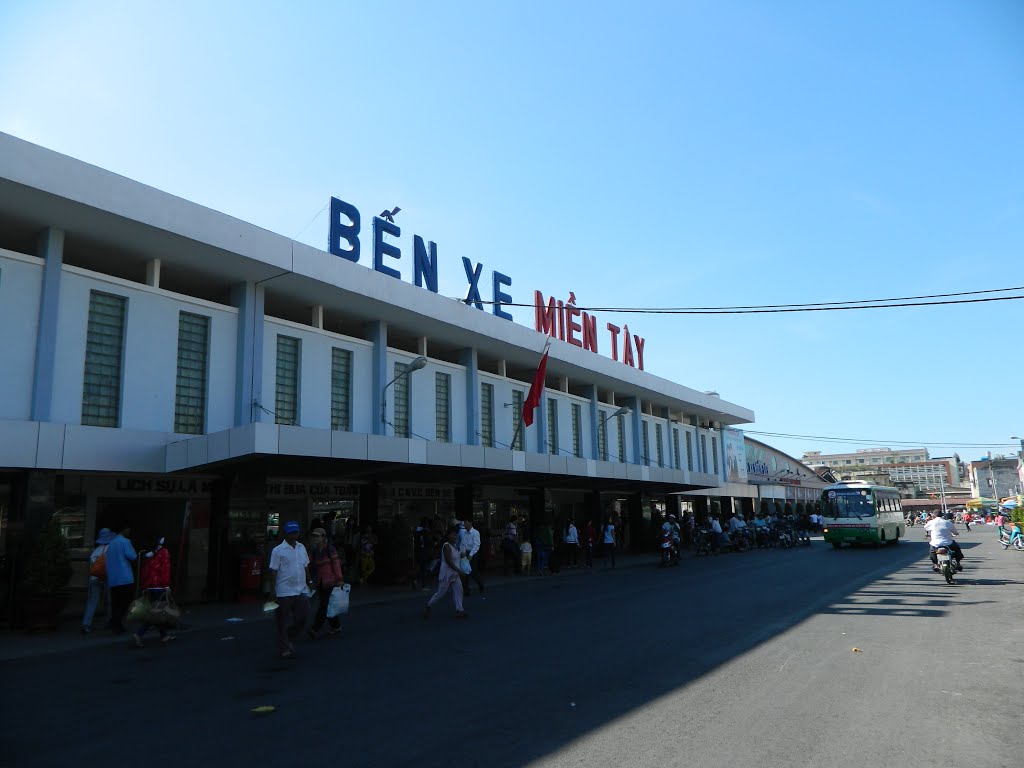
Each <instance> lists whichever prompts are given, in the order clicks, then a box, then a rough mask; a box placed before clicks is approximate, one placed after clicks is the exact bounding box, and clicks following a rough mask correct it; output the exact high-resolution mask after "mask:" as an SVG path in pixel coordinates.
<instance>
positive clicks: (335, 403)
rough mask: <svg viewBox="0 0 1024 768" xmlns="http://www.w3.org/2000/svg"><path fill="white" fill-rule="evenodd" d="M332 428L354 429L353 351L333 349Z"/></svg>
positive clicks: (348, 430) (346, 430) (347, 430)
mask: <svg viewBox="0 0 1024 768" xmlns="http://www.w3.org/2000/svg"><path fill="white" fill-rule="evenodd" d="M331 429H340V430H343V431H345V432H351V431H352V352H351V350H348V349H338V348H337V347H334V348H333V349H332V350H331Z"/></svg>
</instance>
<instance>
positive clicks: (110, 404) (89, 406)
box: [82, 291, 718, 474]
mask: <svg viewBox="0 0 1024 768" xmlns="http://www.w3.org/2000/svg"><path fill="white" fill-rule="evenodd" d="M127 306H128V299H127V298H125V297H123V296H115V295H112V294H108V293H103V292H102V291H92V292H91V293H90V296H89V322H88V330H87V334H86V349H85V378H84V385H83V388H82V424H85V425H89V426H99V427H118V426H120V413H121V378H122V366H123V356H124V335H125V320H126V317H127ZM209 344H210V318H209V317H206V316H204V315H197V314H193V313H191V312H180V313H179V314H178V360H177V378H176V381H175V398H174V431H175V432H180V433H183V434H196V435H198V434H203V433H204V432H205V426H206V399H207V398H206V395H207V376H208V361H209ZM301 364H302V342H301V340H300V339H297V338H294V337H292V336H284V335H278V337H277V355H276V361H275V370H276V381H275V389H274V420H275V423H277V424H288V425H295V424H298V419H299V391H300V382H299V371H300V370H301ZM408 373H409V367H408V365H407V364H406V363H395V368H394V376H395V380H394V390H393V392H394V395H393V397H394V410H393V420H394V421H393V423H392V425H391V426H392V427H393V429H394V431H395V434H396V435H398V436H400V437H411V436H412V430H411V409H410V391H409V376H408V375H407V374H408ZM434 396H435V400H434V402H435V408H434V421H435V424H434V426H435V439H436V440H437V441H439V442H451V440H452V429H451V374H448V373H442V372H436V373H435V374H434ZM524 398H525V395H524V392H523V391H521V390H513V392H512V413H511V414H510V415H511V418H512V425H513V430H514V435H515V437H514V441H513V445H512V446H511V447H512V448H513V450H518V451H521V450H523V444H524V440H523V431H522V430H521V429H519V430H516V429H515V427H516V425H518V424H519V422H520V420H521V419H522V414H523V402H524ZM570 407H571V409H572V411H571V420H572V424H571V430H572V455H573V456H577V457H582V456H583V435H582V422H583V413H582V407H581V406H580V404H579V403H570ZM547 409H548V412H547V416H548V450H549V452H550V453H551V454H553V455H557V454H559V453H560V452H561V451H560V447H559V439H558V438H559V435H558V401H557V400H555V399H554V398H548V399H547ZM609 420H610V417H609V415H608V414H607V412H605V411H599V413H598V450H599V455H600V458H601V459H602V460H603V461H608V457H609V454H608V427H607V424H608V421H609ZM641 424H642V436H641V437H642V462H643V463H644V464H651V463H652V462H651V455H650V433H649V429H650V425H649V423H648V422H646V421H642V422H641ZM351 428H352V352H351V351H350V350H347V349H340V348H337V347H335V348H333V349H332V350H331V429H336V430H345V431H349V430H351ZM616 428H617V429H616V432H617V438H618V446H617V447H618V454H617V456H618V461H620V462H625V460H626V438H625V435H626V419H625V416H622V415H619V416H617V417H616ZM654 429H655V435H654V441H655V462H654V463H655V465H656V466H659V467H665V466H672V467H675V468H676V469H682V467H683V464H682V457H681V456H680V449H679V431H678V430H672V457H671V464H666V462H665V460H664V456H663V453H662V451H663V447H662V446H663V444H664V441H663V430H662V425H661V424H655V425H654ZM494 434H495V430H494V385H493V384H489V383H483V384H481V385H480V437H481V441H482V443H483V445H485V446H487V447H494V445H495V439H494ZM685 436H686V468H687V469H688V470H690V471H693V470H694V452H693V445H692V440H691V438H692V435H691V434H690V433H689V432H686V433H685ZM707 453H708V452H707V438H706V436H705V435H700V457H699V458H700V459H701V461H700V466H699V467H698V469H699V470H700V471H704V472H706V471H707V467H708V462H707ZM711 456H712V461H713V472H714V473H715V474H717V473H718V444H717V439H716V438H715V437H712V438H711Z"/></svg>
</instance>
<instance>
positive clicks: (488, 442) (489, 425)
mask: <svg viewBox="0 0 1024 768" xmlns="http://www.w3.org/2000/svg"><path fill="white" fill-rule="evenodd" d="M480 442H482V443H483V445H484V447H486V448H493V447H494V385H493V384H484V383H481V384H480Z"/></svg>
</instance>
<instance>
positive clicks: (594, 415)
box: [587, 384, 608, 460]
mask: <svg viewBox="0 0 1024 768" xmlns="http://www.w3.org/2000/svg"><path fill="white" fill-rule="evenodd" d="M587 397H589V398H590V458H592V459H595V460H596V459H600V458H601V441H600V440H598V434H597V433H598V431H599V430H598V424H599V422H600V417H601V415H600V413H598V410H597V387H596V386H595V385H593V384H591V385H590V386H589V387H587ZM604 433H605V435H606V436H607V434H608V425H607V424H605V431H604Z"/></svg>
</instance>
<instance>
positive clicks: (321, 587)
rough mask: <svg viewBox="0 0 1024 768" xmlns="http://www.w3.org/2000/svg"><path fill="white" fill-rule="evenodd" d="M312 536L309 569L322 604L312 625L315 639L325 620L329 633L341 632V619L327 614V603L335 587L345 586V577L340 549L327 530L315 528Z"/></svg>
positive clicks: (312, 636)
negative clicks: (332, 541) (339, 553)
mask: <svg viewBox="0 0 1024 768" xmlns="http://www.w3.org/2000/svg"><path fill="white" fill-rule="evenodd" d="M309 538H310V553H309V554H310V560H312V562H311V563H310V566H309V569H310V571H311V575H312V577H313V587H314V588H315V589H316V591H317V594H318V595H319V596H320V604H319V606H317V609H316V618H314V619H313V626H312V627H310V629H309V632H308V633H307V634H308V635H309V639H310V640H315V639H316V638H317V637H318V636H319V635H320V630H321V629H323V626H324V622H325V621H326V622H327V625H328V627H329V629H328V630H327V634H328V635H336V634H338V633H339V632H341V619H339V618H338V617H337V616H331V617H328V616H327V605H328V603H329V602H330V600H331V592H332V591H333V590H334V588H335V587H343V586H345V577H344V574H343V573H342V571H341V560H340V558H339V557H338V550H336V549H335V548H334V545H333V544H332V543H331V542H330V541H329V540H328V538H327V531H325V530H324V529H323V528H314V529H313V532H312V533H311V534H310V535H309Z"/></svg>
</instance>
